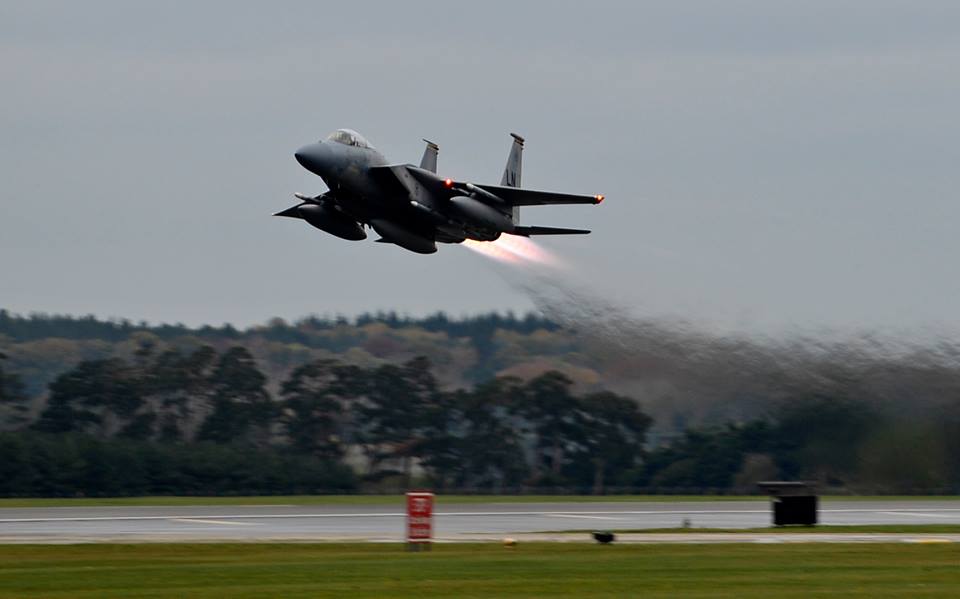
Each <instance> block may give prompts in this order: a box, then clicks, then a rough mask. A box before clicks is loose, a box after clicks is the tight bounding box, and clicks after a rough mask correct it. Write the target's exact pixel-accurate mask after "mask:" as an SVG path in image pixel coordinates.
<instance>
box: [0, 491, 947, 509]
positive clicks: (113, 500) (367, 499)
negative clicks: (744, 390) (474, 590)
mask: <svg viewBox="0 0 960 599" xmlns="http://www.w3.org/2000/svg"><path fill="white" fill-rule="evenodd" d="M823 499H825V500H827V501H830V500H837V501H840V500H842V501H897V500H912V501H924V500H926V501H929V500H957V501H960V496H956V495H915V496H913V495H906V496H899V495H898V496H893V495H859V496H858V495H849V496H848V495H837V496H826V497H824V498H823ZM705 501H758V502H761V501H762V502H765V501H767V497H766V496H761V495H443V494H440V495H437V503H439V504H440V505H444V504H461V503H462V504H471V503H672V502H705ZM400 503H401V496H400V495H267V496H248V497H70V498H64V497H41V498H0V508H5V507H85V506H179V505H400Z"/></svg>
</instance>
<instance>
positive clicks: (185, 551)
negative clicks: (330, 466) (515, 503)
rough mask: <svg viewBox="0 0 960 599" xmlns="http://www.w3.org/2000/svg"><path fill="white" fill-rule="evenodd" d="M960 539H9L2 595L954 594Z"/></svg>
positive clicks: (0, 553)
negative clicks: (432, 543) (407, 547)
mask: <svg viewBox="0 0 960 599" xmlns="http://www.w3.org/2000/svg"><path fill="white" fill-rule="evenodd" d="M958 589H960V548H958V547H957V546H956V545H905V544H896V545H891V544H862V545H861V544H856V545H829V544H803V545H609V546H602V545H581V544H562V543H555V544H521V545H518V546H517V547H516V548H513V549H507V548H504V547H500V546H498V545H494V544H483V545H438V546H436V547H435V548H434V549H433V551H430V552H425V553H407V552H405V551H404V550H403V549H402V547H401V546H399V545H376V544H367V545H339V544H337V545H331V544H324V545H297V544H288V545H270V544H246V545H229V544H207V545H178V544H161V545H60V546H51V545H46V546H39V545H20V546H16V545H6V546H0V597H16V598H32V597H70V598H80V599H82V598H92V597H98V598H100V597H105V598H109V597H154V598H156V597H241V598H242V597H351V598H362V597H397V596H416V597H421V598H422V597H481V596H485V597H543V596H555V597H628V596H629V597H635V596H643V597H677V596H681V595H682V596H684V597H771V596H776V597H810V596H830V597H848V596H849V597H956V596H957V590H958Z"/></svg>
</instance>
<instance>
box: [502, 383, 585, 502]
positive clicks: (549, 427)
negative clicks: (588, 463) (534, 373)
mask: <svg viewBox="0 0 960 599" xmlns="http://www.w3.org/2000/svg"><path fill="white" fill-rule="evenodd" d="M572 386H573V381H571V380H570V379H569V378H568V377H567V376H566V375H564V374H563V373H561V372H557V371H555V370H551V371H549V372H545V373H543V374H542V375H540V376H538V377H536V378H535V379H532V380H530V381H529V382H528V383H527V384H526V386H525V388H524V390H523V393H522V394H521V395H520V401H519V402H518V403H517V404H515V409H516V410H517V413H518V414H519V415H521V416H522V417H523V418H524V419H525V420H526V423H527V426H526V430H527V431H528V432H529V433H531V434H532V435H533V437H534V444H533V445H534V461H533V475H534V477H535V479H536V480H535V482H536V483H537V484H544V483H545V482H548V483H550V484H559V483H562V482H563V480H562V477H561V472H562V470H563V466H564V464H565V460H566V458H567V455H568V454H569V453H571V452H574V451H577V450H578V449H579V448H582V445H581V444H582V442H583V440H582V433H583V428H582V422H581V420H580V419H581V414H580V412H579V410H578V407H579V406H578V402H577V400H576V398H575V397H574V396H573V394H572V393H571V391H570V388H571V387H572ZM547 465H548V466H547Z"/></svg>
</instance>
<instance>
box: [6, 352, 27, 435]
mask: <svg viewBox="0 0 960 599" xmlns="http://www.w3.org/2000/svg"><path fill="white" fill-rule="evenodd" d="M6 359H7V356H6V354H4V353H2V352H0V407H7V408H9V409H10V411H11V412H12V415H11V416H10V417H9V418H8V419H7V420H8V422H0V427H2V426H3V425H6V424H11V425H18V424H22V423H23V422H25V421H26V413H27V411H28V410H29V409H30V406H29V401H30V398H29V397H28V396H27V394H26V391H25V390H24V386H23V382H22V381H21V380H20V377H19V376H18V375H17V374H16V373H13V372H7V371H6V370H5V369H4V367H3V362H4V360H6ZM0 414H2V413H0Z"/></svg>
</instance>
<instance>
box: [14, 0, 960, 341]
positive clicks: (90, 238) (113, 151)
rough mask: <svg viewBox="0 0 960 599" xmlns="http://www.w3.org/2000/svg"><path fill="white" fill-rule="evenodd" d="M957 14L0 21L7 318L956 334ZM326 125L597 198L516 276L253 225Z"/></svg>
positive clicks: (152, 11)
mask: <svg viewBox="0 0 960 599" xmlns="http://www.w3.org/2000/svg"><path fill="white" fill-rule="evenodd" d="M958 73H960V4H958V3H956V2H937V1H933V0H931V1H927V2H922V3H917V2H906V1H905V2H883V1H875V0H871V1H866V0H864V1H849V2H844V1H838V0H832V1H828V2H818V1H807V2H770V1H769V0H756V1H727V2H675V1H670V2H622V3H603V2H599V3H597V2H591V3H585V2H570V3H564V2H549V3H548V2H539V3H538V2H528V3H518V2H492V1H486V2H473V3H469V4H467V3H450V2H410V1H408V2H335V3H329V4H327V3H324V2H317V1H316V0H312V1H310V2H270V3H267V2H262V3H241V2H182V3H178V2H163V3H156V2H153V3H146V2H144V3H140V2H128V1H118V2H96V1H91V2H42V1H30V2H16V1H7V2H4V3H3V4H2V6H0V87H2V94H0V131H2V136H0V306H2V307H6V308H8V309H10V310H13V311H16V312H31V311H45V312H64V313H73V314H81V313H93V314H97V315H100V316H112V317H128V318H132V319H146V320H149V321H152V322H159V321H168V322H169V321H182V322H186V323H189V324H199V323H221V322H232V323H235V324H238V325H246V324H250V323H254V322H259V321H262V320H264V319H266V318H268V317H270V316H274V315H278V316H282V317H285V318H290V319H292V318H296V317H299V316H302V315H305V314H308V313H320V314H334V313H344V314H348V315H352V314H356V313H358V312H360V311H364V310H376V309H396V310H398V311H401V312H409V313H411V314H424V313H428V312H432V311H435V310H438V309H443V310H446V311H448V312H450V313H452V314H462V313H474V312H478V311H487V310H491V309H515V310H520V311H523V310H526V309H529V308H530V307H531V306H532V303H531V300H530V299H529V298H528V297H527V296H526V295H525V294H524V293H523V292H522V291H520V290H519V288H518V286H517V285H516V283H517V282H518V281H520V282H521V283H522V282H524V281H523V279H524V278H529V277H542V276H547V277H548V278H549V277H563V280H564V281H565V284H569V285H570V286H573V287H576V288H578V289H587V290H590V292H591V293H596V294H598V295H602V296H603V297H605V298H607V299H610V300H613V301H616V302H618V303H620V304H622V305H624V306H628V307H629V308H630V309H631V310H634V311H636V312H639V313H643V314H646V315H661V314H662V315H672V316H679V317H682V318H690V319H706V320H715V321H724V322H733V323H740V324H742V325H743V326H752V325H755V324H763V325H765V324H778V325H782V324H787V325H795V326H818V325H830V326H871V327H913V326H927V327H930V326H934V327H939V326H948V327H951V326H957V325H960V303H958V296H960V294H958V292H960V276H958V275H960V267H958V264H960V262H958V258H960V234H958V233H960V197H958V192H957V190H958V183H960V151H958V149H957V148H958V140H960V110H958V106H960V77H958V76H957V75H958ZM338 127H350V128H354V129H357V130H359V131H361V132H362V133H364V135H365V136H366V137H368V138H369V139H370V140H371V141H372V143H373V144H374V145H376V146H377V147H378V148H379V149H380V150H382V151H383V152H384V153H385V154H386V155H387V156H388V158H390V159H391V160H393V161H395V162H417V161H418V160H419V156H420V154H421V152H422V142H420V138H421V137H427V138H429V139H431V140H434V141H436V142H438V143H439V144H440V147H441V153H440V171H441V173H442V174H444V175H449V176H452V177H455V178H462V179H468V180H473V181H478V182H498V181H499V175H500V172H501V170H502V168H503V163H504V161H505V158H506V152H507V149H508V146H509V137H508V135H507V134H508V132H510V131H516V132H518V133H521V134H522V135H524V136H525V137H526V138H527V147H526V153H525V156H524V184H525V186H528V187H533V188H541V189H552V190H563V191H569V192H579V193H604V194H606V196H607V198H608V199H607V201H606V202H604V203H603V204H602V205H600V206H597V207H592V206H574V207H551V208H540V209H536V208H533V209H526V210H525V211H524V215H523V220H524V222H525V223H527V224H543V225H554V226H574V227H578V226H583V227H587V228H591V229H593V230H594V233H593V234H592V235H590V236H587V237H583V238H580V237H571V238H557V239H546V240H544V241H542V242H540V243H541V245H542V246H544V247H545V248H546V249H548V250H550V251H552V252H553V253H555V254H557V255H559V256H560V257H561V258H562V259H563V260H564V261H565V262H566V263H567V264H568V267H567V268H566V269H565V271H563V272H562V273H561V274H549V275H543V274H542V273H539V272H534V273H530V272H528V271H526V272H514V271H512V270H511V269H510V268H509V267H504V266H500V265H497V264H494V263H492V262H489V261H488V260H487V259H485V258H483V257H482V256H478V255H476V254H473V253H471V252H469V251H468V250H466V249H465V248H462V247H458V246H441V248H440V251H439V253H437V254H435V255H433V256H420V255H415V254H412V253H409V252H406V251H404V250H402V249H399V248H396V247H391V246H386V245H383V244H375V243H372V242H370V241H368V242H361V243H350V242H345V241H341V240H338V239H335V238H333V237H330V236H327V235H325V234H323V233H321V232H320V231H317V230H315V229H312V228H311V227H309V226H306V225H305V224H303V223H297V222H295V221H292V220H288V219H280V218H271V217H270V216H269V215H270V214H271V213H272V212H275V211H277V210H280V209H283V208H286V207H288V206H290V205H292V204H293V203H295V202H294V200H293V199H292V197H291V193H292V192H294V191H303V192H310V193H319V192H321V191H322V190H323V189H324V188H323V184H322V182H321V181H320V180H319V179H317V178H316V177H313V176H312V175H310V174H309V173H307V172H306V171H303V170H302V169H301V168H300V167H299V165H298V164H297V163H296V162H295V161H294V159H293V156H292V154H293V151H294V150H295V149H296V148H297V147H299V146H300V145H302V144H304V143H306V142H311V141H314V140H316V139H318V138H320V137H323V136H325V135H326V134H327V133H328V132H329V131H331V130H333V129H336V128H338Z"/></svg>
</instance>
